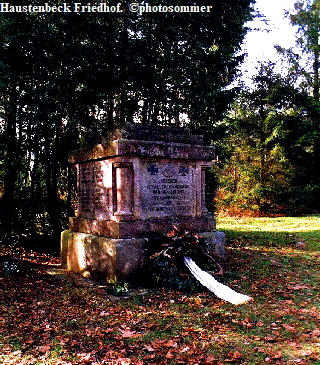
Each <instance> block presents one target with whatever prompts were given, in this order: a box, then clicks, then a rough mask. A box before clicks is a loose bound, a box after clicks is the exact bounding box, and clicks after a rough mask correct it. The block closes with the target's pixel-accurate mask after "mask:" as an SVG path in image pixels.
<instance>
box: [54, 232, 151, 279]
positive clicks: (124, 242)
mask: <svg viewBox="0 0 320 365" xmlns="http://www.w3.org/2000/svg"><path fill="white" fill-rule="evenodd" d="M146 242H147V239H145V238H131V239H115V238H108V237H103V236H97V235H92V234H85V233H80V232H73V231H71V230H68V231H64V232H62V234H61V259H62V267H63V268H64V269H66V270H70V271H75V272H77V273H79V274H82V275H85V276H95V275H96V274H97V273H99V275H100V276H101V275H104V278H103V279H104V280H105V281H106V282H109V283H115V282H125V281H130V282H132V281H134V278H135V277H139V276H140V275H141V272H142V270H143V268H144V266H145V260H146V255H145V245H146Z"/></svg>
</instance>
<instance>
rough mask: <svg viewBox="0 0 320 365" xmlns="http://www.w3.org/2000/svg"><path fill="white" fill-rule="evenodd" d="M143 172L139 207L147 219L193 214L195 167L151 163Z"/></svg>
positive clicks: (180, 164) (179, 164)
mask: <svg viewBox="0 0 320 365" xmlns="http://www.w3.org/2000/svg"><path fill="white" fill-rule="evenodd" d="M144 171H145V174H144V176H145V178H144V179H143V181H142V190H143V194H142V206H143V208H144V210H145V213H146V215H147V217H148V218H150V217H155V218H157V217H158V218H160V217H164V216H194V214H195V200H196V199H195V187H194V173H195V169H194V167H193V166H192V165H191V164H183V163H160V162H150V163H146V164H145V167H144ZM155 171H157V173H154V172H155Z"/></svg>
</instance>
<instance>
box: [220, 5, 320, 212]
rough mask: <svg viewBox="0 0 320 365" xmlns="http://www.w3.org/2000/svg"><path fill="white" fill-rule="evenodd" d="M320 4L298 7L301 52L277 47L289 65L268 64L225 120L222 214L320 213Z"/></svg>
mask: <svg viewBox="0 0 320 365" xmlns="http://www.w3.org/2000/svg"><path fill="white" fill-rule="evenodd" d="M319 6H320V3H319V1H317V0H315V1H313V2H311V3H310V2H307V3H306V2H297V3H296V4H295V13H294V14H288V16H290V19H291V22H292V24H293V25H298V34H297V48H296V49H294V50H293V49H289V50H285V49H282V48H281V47H279V46H277V50H278V52H279V53H280V55H281V57H283V58H286V59H287V62H288V63H287V67H286V68H284V69H283V71H282V72H281V74H280V73H277V72H275V71H274V69H275V65H274V64H270V63H268V62H265V63H262V64H261V65H260V66H259V68H258V70H257V74H256V76H254V77H253V79H252V87H250V88H242V90H241V92H240V94H239V96H238V97H237V100H236V101H235V103H234V104H233V107H232V111H231V112H230V113H229V115H228V117H227V118H226V119H224V127H225V131H226V137H225V138H224V139H223V140H220V141H219V144H220V145H221V151H222V155H224V162H225V163H224V165H223V166H221V168H220V169H218V173H219V174H221V181H220V182H221V189H220V191H219V194H218V203H217V205H218V209H220V211H224V212H228V213H235V214H239V213H246V214H247V213H248V212H251V213H252V212H254V213H255V214H270V213H285V214H298V213H310V212H315V211H319V210H320V169H319V164H320V124H319V120H320V114H319V113H320V99H319V65H320V63H319V50H320V49H319V42H318V39H319V31H320V28H319V24H320V23H319Z"/></svg>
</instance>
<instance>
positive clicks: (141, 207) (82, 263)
mask: <svg viewBox="0 0 320 365" xmlns="http://www.w3.org/2000/svg"><path fill="white" fill-rule="evenodd" d="M214 158H215V150H214V147H211V146H209V147H208V146H203V138H202V136H193V135H191V134H190V133H188V132H186V131H181V130H180V129H175V128H160V127H149V128H145V127H142V126H140V125H130V126H128V127H127V128H126V130H116V131H115V132H114V133H113V134H112V135H111V136H110V138H109V139H108V140H106V141H102V143H100V144H97V145H95V146H93V147H91V148H86V149H81V150H79V151H73V152H71V153H70V155H69V163H70V164H71V165H72V166H73V168H75V169H76V171H77V195H78V196H77V210H76V216H75V217H70V219H69V223H70V224H69V227H70V229H71V231H67V232H64V233H63V235H62V240H61V253H62V260H63V264H64V266H65V267H66V268H67V269H69V270H73V271H77V272H83V271H86V270H88V268H91V269H92V270H93V271H100V272H104V273H105V275H106V278H107V279H108V280H109V281H110V280H111V281H112V280H113V278H114V279H117V278H118V277H119V278H120V277H121V278H122V277H124V276H126V275H127V274H126V273H131V274H132V273H133V272H135V271H136V270H139V268H140V266H141V265H143V262H144V257H143V248H142V246H143V242H145V241H143V238H140V237H145V236H146V235H147V234H148V233H149V232H166V231H167V230H168V229H169V228H170V226H172V225H175V226H178V227H179V228H184V229H187V230H190V231H193V232H204V231H205V232H213V231H214V230H215V221H214V219H213V218H212V215H211V213H210V212H208V210H207V208H206V205H205V170H206V169H208V168H210V167H211V164H212V160H213V159H214ZM209 235H210V234H209ZM141 239H142V241H141ZM140 255H141V257H140ZM128 275H129V274H128Z"/></svg>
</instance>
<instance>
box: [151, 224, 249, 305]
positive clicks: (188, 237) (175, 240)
mask: <svg viewBox="0 0 320 365" xmlns="http://www.w3.org/2000/svg"><path fill="white" fill-rule="evenodd" d="M166 238H167V239H166V240H163V243H162V244H161V245H160V247H161V250H159V251H157V252H156V253H154V254H153V255H151V257H150V260H151V262H152V264H153V265H151V267H153V270H152V274H153V279H154V281H155V282H157V283H159V284H162V285H163V286H166V287H169V288H170V289H179V290H184V291H185V290H189V291H195V290H197V289H199V286H200V284H201V286H205V287H206V288H208V289H209V290H210V291H211V292H213V293H214V294H215V295H216V296H218V297H219V298H221V299H223V300H226V301H228V302H230V303H232V304H242V303H246V302H248V301H250V300H251V299H252V298H251V297H249V296H247V295H244V294H240V293H237V292H235V291H234V290H232V289H231V288H229V287H228V286H226V285H224V284H221V283H219V282H218V281H217V280H216V279H215V278H214V277H213V276H212V275H211V274H210V273H208V272H207V271H204V270H202V269H201V268H200V267H199V266H198V265H197V264H196V262H197V263H198V264H199V263H200V266H201V267H202V268H203V267H204V268H205V269H206V270H208V269H207V263H208V261H209V262H210V264H211V265H210V266H211V268H212V266H214V267H215V269H217V268H218V269H219V271H216V272H215V273H214V274H213V275H221V274H222V273H223V270H222V267H221V265H220V264H219V262H218V256H217V255H215V254H213V253H212V252H210V251H208V250H207V249H206V247H205V242H204V240H201V238H200V236H199V235H197V234H194V233H191V232H188V231H186V230H179V229H178V228H177V227H173V229H172V230H171V231H169V232H168V233H167V235H166ZM194 260H196V262H195V261H194ZM206 262H207V263H206ZM186 268H188V273H187V272H186ZM190 273H191V274H192V275H190Z"/></svg>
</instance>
